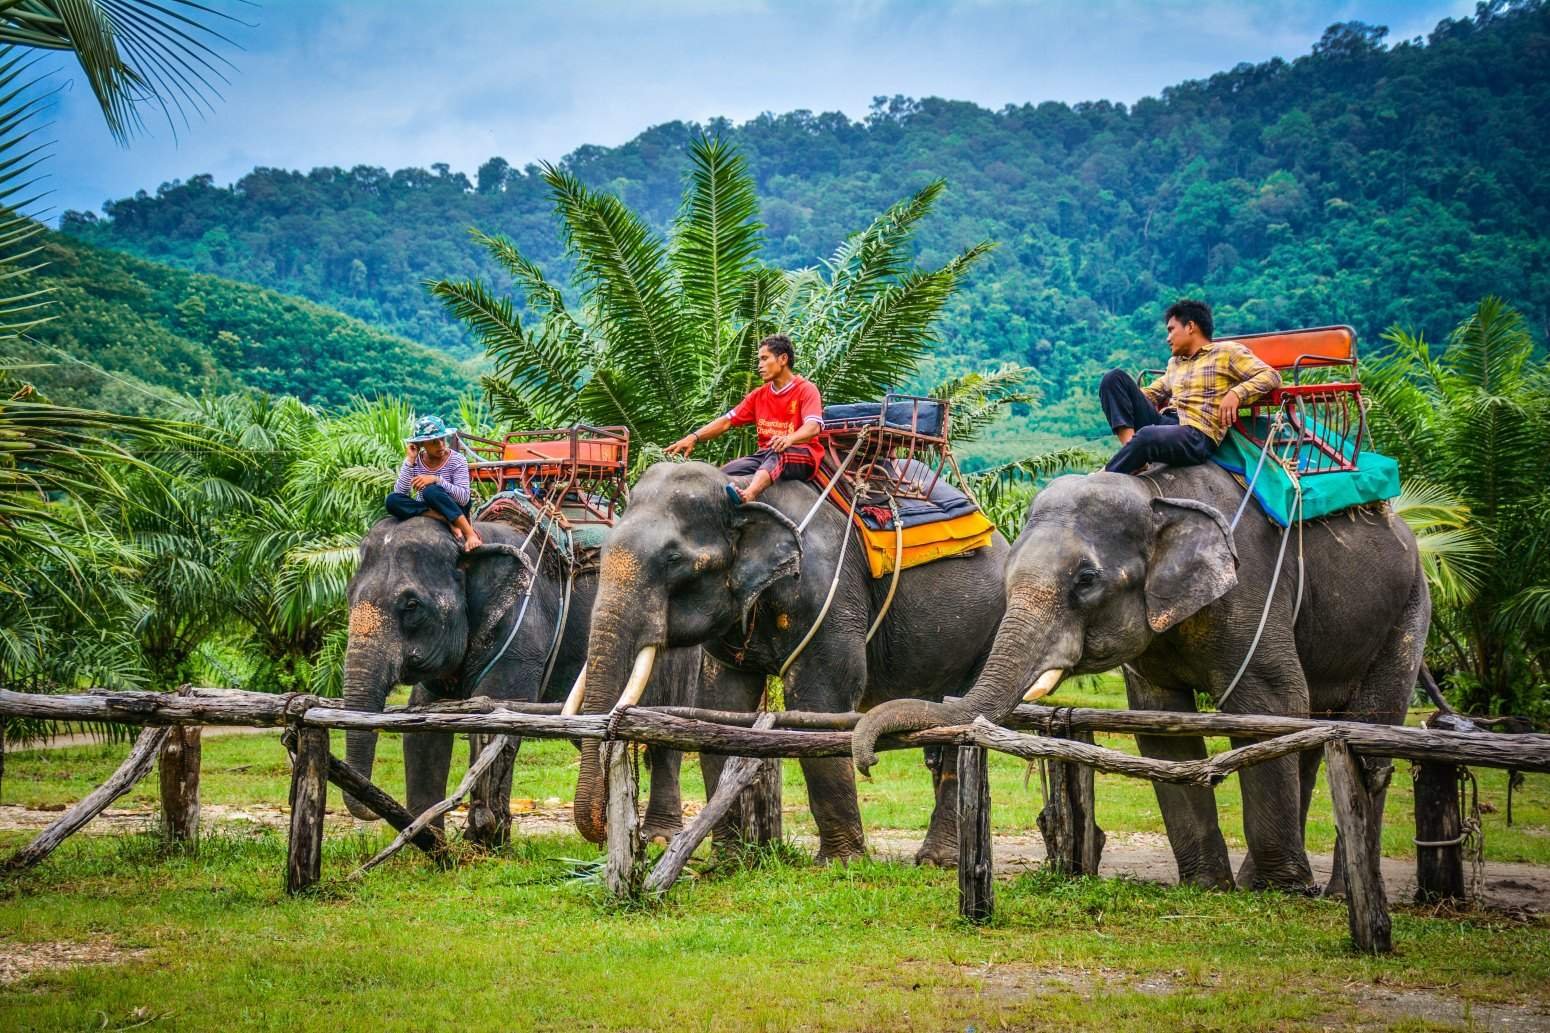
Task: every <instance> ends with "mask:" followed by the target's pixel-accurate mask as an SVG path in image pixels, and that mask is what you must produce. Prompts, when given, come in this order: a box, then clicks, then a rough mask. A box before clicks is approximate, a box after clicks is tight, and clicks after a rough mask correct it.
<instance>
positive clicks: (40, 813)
mask: <svg viewBox="0 0 1550 1033" xmlns="http://www.w3.org/2000/svg"><path fill="white" fill-rule="evenodd" d="M61 809H62V808H61ZM463 810H465V808H461V807H460V808H459V809H458V811H455V812H453V814H452V816H451V819H450V820H451V821H452V822H453V824H454V825H458V824H461V822H462V818H461V817H460V813H461V812H462V811H463ZM684 810H685V813H686V815H688V816H692V815H693V814H695V813H697V812H698V810H699V808H698V806H697V805H695V804H688V805H686V806H685V808H684ZM512 812H513V814H512V819H513V821H514V822H515V823H516V826H517V830H518V834H525V835H544V834H552V833H559V832H570V831H571V830H572V829H574V827H575V826H573V825H572V824H571V811H570V805H569V804H567V803H564V802H562V801H560V800H558V799H555V798H553V797H551V798H550V799H547V800H524V799H517V800H513V801H512ZM57 817H59V811H58V810H35V809H31V808H26V807H20V806H16V805H12V804H6V805H0V830H3V831H22V830H32V829H42V828H43V827H45V826H46V825H48V824H49V823H50V822H52V821H54V820H55V819H56V818H57ZM201 820H202V822H203V823H204V825H205V827H206V828H210V827H212V826H214V827H223V828H226V829H227V830H230V831H236V830H240V829H242V828H243V827H247V828H257V827H265V826H266V827H270V828H277V829H283V828H285V827H286V826H287V824H288V821H289V818H288V812H287V811H286V810H285V809H283V808H281V807H265V806H248V807H231V806H225V805H222V804H205V805H204V807H203V810H202V812H201ZM327 822H328V826H329V828H330V830H331V831H341V832H342V831H348V830H352V829H355V828H359V827H361V826H362V825H364V824H366V823H363V822H359V821H357V820H356V819H355V818H352V817H351V816H350V815H349V814H348V813H346V812H344V811H342V810H341V811H334V810H330V811H329V813H328V818H327ZM155 823H156V812H155V811H154V810H151V809H123V810H119V809H111V808H110V809H109V810H107V811H105V812H103V813H102V814H101V815H100V816H99V817H98V818H97V819H96V820H95V821H93V822H92V823H91V824H90V825H88V826H87V827H86V830H85V831H86V833H88V834H97V835H102V834H109V833H115V832H126V831H139V830H142V829H148V828H152V827H154V825H155ZM795 839H796V842H797V843H798V845H800V846H804V847H808V848H814V849H815V848H816V847H817V842H816V840H813V841H809V839H808V838H807V837H803V836H797V837H795ZM869 845H870V847H871V850H872V852H873V854H875V855H876V856H878V857H882V858H887V859H889V860H903V861H908V860H909V859H910V858H911V857H912V856H913V855H914V853H915V849H916V848H917V847H918V846H920V833H916V832H910V831H907V830H900V829H883V830H881V831H878V832H875V833H873V834H872V835H871V837H870V839H869ZM994 858H995V865H996V874H997V875H998V876H1000V877H1002V878H1011V877H1012V876H1014V875H1017V874H1019V873H1021V872H1025V871H1028V870H1030V869H1033V868H1037V867H1038V866H1039V865H1040V864H1042V863H1043V862H1044V841H1043V839H1042V838H1041V837H1040V836H1039V835H1037V834H1036V833H1032V834H1027V835H1006V834H1000V835H997V836H996V838H995V845H994ZM1310 859H1311V861H1312V864H1313V873H1314V876H1315V877H1316V878H1317V879H1318V881H1319V882H1320V883H1323V882H1324V881H1325V880H1327V879H1328V878H1329V873H1330V867H1331V864H1332V858H1331V857H1330V855H1329V854H1312V855H1310ZM1242 860H1243V853H1242V851H1233V852H1232V862H1233V866H1234V867H1235V868H1236V867H1237V865H1238V864H1239V863H1241V862H1242ZM1099 874H1101V875H1110V876H1113V875H1126V876H1130V877H1131V878H1135V879H1142V880H1145V881H1147V882H1159V883H1164V884H1172V883H1174V882H1177V881H1178V870H1177V868H1175V866H1174V863H1173V854H1172V852H1171V851H1170V850H1169V848H1168V840H1167V837H1165V836H1162V835H1159V834H1157V833H1149V832H1136V833H1125V832H1110V833H1108V840H1107V842H1106V843H1105V844H1104V848H1103V864H1102V867H1101V869H1100V872H1099ZM1467 876H1468V873H1467V872H1466V877H1467ZM1383 879H1384V883H1385V886H1386V887H1387V890H1388V897H1389V899H1390V900H1393V901H1402V900H1410V899H1412V898H1414V896H1415V889H1416V879H1415V863H1414V862H1413V861H1409V860H1404V859H1400V858H1388V857H1386V858H1384V859H1383ZM1481 897H1482V903H1483V904H1484V905H1485V906H1486V907H1490V908H1493V909H1498V910H1505V911H1525V912H1534V913H1545V912H1550V866H1546V865H1533V864H1513V863H1508V862H1501V861H1488V862H1486V865H1485V873H1484V885H1483V891H1482V894H1481Z"/></svg>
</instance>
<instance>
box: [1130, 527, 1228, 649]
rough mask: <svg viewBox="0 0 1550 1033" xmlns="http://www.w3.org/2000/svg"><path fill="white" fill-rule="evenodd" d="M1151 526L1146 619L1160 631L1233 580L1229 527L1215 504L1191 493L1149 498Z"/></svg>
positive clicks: (1191, 612) (1207, 602)
mask: <svg viewBox="0 0 1550 1033" xmlns="http://www.w3.org/2000/svg"><path fill="white" fill-rule="evenodd" d="M1152 520H1153V523H1154V526H1155V531H1156V533H1155V537H1154V538H1153V545H1152V555H1151V560H1150V562H1148V563H1147V567H1146V621H1147V623H1148V624H1150V625H1151V626H1152V630H1153V631H1155V632H1157V633H1158V634H1159V635H1160V634H1162V633H1163V632H1165V631H1167V630H1168V629H1169V628H1171V627H1173V626H1174V625H1175V624H1177V623H1179V621H1181V620H1184V619H1185V618H1186V617H1190V616H1193V615H1194V614H1195V613H1198V612H1199V611H1200V610H1201V609H1203V608H1204V607H1206V606H1208V605H1210V604H1211V603H1214V602H1215V601H1216V600H1218V599H1220V598H1221V597H1222V596H1224V595H1226V594H1227V593H1228V592H1230V591H1231V590H1232V588H1233V586H1234V585H1236V584H1237V583H1238V553H1237V551H1236V550H1235V549H1234V548H1233V540H1232V529H1231V528H1230V527H1228V525H1227V520H1226V519H1225V518H1224V517H1223V516H1222V514H1221V512H1220V511H1219V510H1217V508H1216V507H1215V506H1209V505H1207V504H1206V503H1204V502H1196V501H1195V500H1194V499H1171V498H1159V499H1153V500H1152Z"/></svg>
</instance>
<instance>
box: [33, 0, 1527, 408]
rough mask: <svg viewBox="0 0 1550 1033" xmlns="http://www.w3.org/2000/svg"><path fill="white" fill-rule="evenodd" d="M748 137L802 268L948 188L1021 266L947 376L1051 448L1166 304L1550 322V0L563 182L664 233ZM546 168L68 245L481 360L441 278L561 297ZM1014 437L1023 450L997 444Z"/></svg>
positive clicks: (963, 232) (95, 224) (1234, 314)
mask: <svg viewBox="0 0 1550 1033" xmlns="http://www.w3.org/2000/svg"><path fill="white" fill-rule="evenodd" d="M702 129H704V130H709V131H710V132H712V133H716V134H720V135H722V136H723V137H725V138H728V139H730V140H732V141H733V142H735V143H736V144H737V146H738V147H739V148H740V150H741V151H742V152H743V153H744V154H745V155H746V156H747V157H748V159H749V162H750V166H751V168H752V170H753V172H754V174H755V176H756V178H757V183H758V189H759V194H760V198H761V205H762V218H763V220H764V222H765V223H766V226H767V233H766V236H767V238H768V244H767V246H766V248H765V253H764V255H763V256H762V257H763V258H764V259H765V260H766V261H769V262H771V263H774V264H778V265H780V266H783V267H787V268H790V267H795V266H801V265H807V264H812V263H815V262H817V261H818V260H819V259H820V258H821V257H822V256H825V255H827V254H829V253H830V252H831V250H832V249H833V247H834V246H835V244H836V243H837V242H838V240H839V239H841V237H842V236H843V234H845V233H847V232H851V231H853V230H854V229H855V228H856V227H857V226H861V225H865V223H866V221H867V220H868V219H869V218H870V216H871V215H872V214H873V213H875V212H876V211H879V210H881V209H882V208H883V207H885V206H886V205H887V204H888V203H890V202H892V201H894V200H897V199H898V198H899V197H900V196H903V195H904V194H905V193H907V192H909V191H910V190H913V189H916V188H918V187H920V186H921V185H922V184H924V183H925V182H927V181H928V180H930V179H932V178H935V177H938V176H942V177H946V179H947V180H948V182H949V184H950V192H949V195H948V197H947V198H946V199H945V200H944V202H943V203H942V205H941V206H940V208H939V211H938V213H937V214H936V215H934V216H933V218H932V219H931V220H930V221H929V223H928V224H927V225H925V226H924V227H923V228H922V232H921V235H920V249H921V252H922V254H921V258H922V260H923V261H924V262H926V263H928V264H936V263H940V262H941V261H943V260H945V259H946V257H947V256H948V255H950V254H952V253H954V252H955V251H956V250H958V249H961V248H962V247H964V246H966V245H968V244H970V243H972V242H974V241H976V240H980V239H982V238H986V237H988V238H991V239H993V240H996V241H999V242H1000V243H1001V247H1000V248H999V249H998V250H997V251H996V252H995V253H994V254H993V255H991V256H990V257H989V259H987V260H986V261H985V262H984V263H983V264H982V265H981V266H980V267H978V268H977V269H976V272H975V274H974V275H973V276H972V277H971V278H970V281H969V283H968V284H967V285H966V287H965V289H964V290H963V291H962V293H961V294H960V295H959V296H958V297H957V298H956V299H955V300H954V302H953V304H952V307H951V309H950V311H949V312H948V314H947V318H946V322H945V325H944V327H943V338H944V340H943V344H942V347H941V348H940V350H939V352H938V355H939V358H938V359H937V360H936V362H935V363H934V364H933V368H931V369H930V370H928V373H929V374H930V375H932V376H933V377H934V376H935V375H937V374H941V373H951V372H955V371H958V370H961V369H963V368H965V367H968V366H984V365H988V364H990V363H993V362H995V361H999V360H1011V361H1015V362H1020V363H1026V364H1031V365H1034V366H1036V367H1038V369H1039V370H1040V372H1041V373H1042V374H1043V376H1044V378H1045V381H1046V383H1047V386H1048V390H1047V392H1046V404H1045V405H1044V406H1043V407H1041V408H1040V409H1039V410H1038V412H1037V413H1036V415H1035V416H1034V417H1032V418H1031V420H1032V425H1031V426H1030V427H1028V428H1024V429H1023V431H1024V432H1026V431H1028V430H1032V429H1037V428H1040V427H1043V428H1047V429H1056V430H1058V431H1060V432H1061V433H1063V434H1075V435H1078V436H1086V435H1090V434H1097V433H1101V432H1102V430H1103V428H1102V427H1101V425H1100V421H1099V420H1098V419H1097V418H1096V412H1095V409H1094V407H1093V406H1092V404H1091V399H1090V397H1089V396H1088V395H1087V394H1086V393H1085V392H1087V391H1088V390H1090V389H1091V386H1092V384H1093V383H1094V382H1095V380H1096V377H1097V375H1098V373H1099V371H1101V369H1102V368H1103V367H1104V366H1106V365H1108V364H1111V363H1116V362H1123V363H1125V364H1129V365H1137V366H1139V365H1142V364H1143V359H1149V360H1155V358H1156V353H1157V352H1158V351H1159V350H1160V348H1161V338H1160V331H1159V327H1158V317H1159V313H1160V307H1161V304H1162V303H1164V302H1166V301H1168V300H1171V299H1172V298H1174V297H1176V296H1178V295H1180V294H1182V293H1190V294H1200V295H1203V296H1205V297H1206V298H1207V299H1208V300H1210V301H1211V302H1212V303H1213V304H1214V305H1215V306H1216V307H1217V311H1218V317H1219V318H1218V325H1219V326H1220V327H1222V328H1223V329H1225V330H1229V331H1238V332H1246V331H1255V330H1265V329H1273V328H1284V327H1288V326H1295V325H1311V324H1322V323H1330V322H1348V323H1351V324H1353V325H1355V326H1356V327H1357V329H1358V331H1359V333H1360V335H1361V338H1362V340H1363V341H1364V342H1366V345H1367V347H1369V348H1371V347H1374V346H1376V345H1377V343H1378V338H1377V335H1378V334H1379V332H1380V331H1382V330H1383V329H1384V328H1386V327H1388V326H1389V325H1391V324H1393V323H1396V322H1397V323H1402V324H1405V325H1407V326H1411V327H1415V328H1417V329H1419V330H1422V331H1424V332H1426V333H1427V334H1428V335H1429V336H1430V337H1432V338H1433V339H1436V338H1437V337H1439V336H1440V335H1441V334H1443V333H1444V332H1445V331H1446V330H1447V329H1449V328H1451V327H1452V326H1454V325H1455V324H1457V323H1458V322H1459V320H1460V319H1461V318H1463V317H1464V316H1465V315H1466V314H1467V313H1468V311H1469V310H1470V309H1471V307H1472V306H1473V305H1474V304H1475V303H1476V302H1477V301H1478V300H1479V299H1480V297H1482V296H1483V295H1485V294H1488V293H1494V294H1499V295H1501V296H1503V297H1504V298H1506V299H1507V300H1508V301H1509V302H1510V303H1512V304H1513V305H1514V306H1516V307H1517V308H1518V309H1519V310H1520V311H1522V312H1523V313H1524V315H1525V317H1526V319H1527V320H1528V323H1529V325H1530V327H1531V328H1532V330H1533V332H1534V334H1535V335H1536V337H1537V338H1538V339H1539V340H1540V341H1541V342H1542V341H1543V339H1544V337H1545V333H1546V328H1547V326H1550V240H1547V238H1546V235H1545V232H1544V227H1545V226H1547V225H1550V5H1547V3H1546V2H1544V0H1532V2H1508V3H1493V4H1490V5H1481V13H1479V14H1478V15H1477V16H1475V17H1472V18H1461V19H1450V20H1446V21H1444V22H1442V23H1440V24H1439V25H1438V26H1437V28H1436V29H1435V31H1434V32H1432V33H1431V34H1430V35H1429V36H1428V37H1427V38H1426V39H1418V40H1406V41H1400V42H1397V43H1394V44H1392V45H1390V43H1389V42H1388V41H1387V40H1386V38H1385V32H1384V30H1382V29H1379V28H1374V27H1370V26H1366V25H1362V24H1360V23H1348V24H1343V25H1337V26H1334V27H1332V28H1331V29H1330V30H1329V31H1328V33H1327V34H1326V35H1325V36H1324V38H1323V39H1322V40H1321V41H1320V42H1319V43H1318V44H1317V45H1315V46H1314V47H1313V49H1312V51H1311V52H1310V53H1308V54H1306V55H1303V56H1301V57H1297V58H1296V59H1295V60H1290V61H1288V60H1282V59H1279V58H1277V59H1275V60H1271V61H1268V62H1265V63H1262V64H1258V65H1248V64H1244V65H1240V66H1238V67H1236V68H1233V69H1232V70H1230V71H1224V72H1222V73H1220V74H1218V75H1214V76H1212V77H1211V78H1209V79H1207V80H1204V81H1193V82H1186V83H1182V84H1179V85H1177V86H1174V87H1170V88H1168V89H1166V90H1164V91H1163V92H1162V95H1161V96H1159V97H1151V98H1145V99H1143V100H1141V101H1139V102H1137V103H1136V104H1134V105H1132V106H1126V105H1123V104H1114V103H1110V102H1108V101H1103V100H1094V101H1092V102H1090V103H1081V104H1076V105H1067V104H1063V103H1055V102H1044V103H1028V104H1021V105H1010V106H1007V107H1005V108H1003V109H1001V110H999V111H990V110H986V109H984V108H980V107H977V106H975V105H973V104H969V103H961V102H954V101H949V100H941V99H935V98H930V99H923V100H910V99H906V98H894V99H892V100H887V99H882V98H880V99H879V101H878V102H877V103H876V105H875V106H874V109H873V111H872V113H871V115H870V116H868V117H867V118H866V119H865V120H863V121H860V122H856V121H852V120H851V119H849V118H847V117H845V116H843V115H840V114H814V113H812V112H808V111H796V112H790V113H787V114H783V115H765V116H761V117H759V118H756V119H754V120H752V121H750V122H747V123H745V124H742V125H732V124H730V123H727V122H713V123H711V124H710V125H708V126H703V127H702V126H696V125H690V124H685V123H669V124H666V125H661V126H657V127H655V128H652V129H650V130H648V131H646V132H644V133H642V134H641V135H640V136H639V137H637V138H636V139H634V140H632V141H630V142H629V143H627V144H624V145H622V146H620V147H616V148H603V147H591V146H589V147H583V148H580V149H579V150H577V151H576V152H575V153H573V154H571V155H569V156H568V157H566V158H565V159H564V162H563V165H564V166H565V167H566V168H567V169H569V170H571V171H573V172H574V173H575V174H576V175H577V176H578V177H580V178H581V179H582V180H583V181H584V182H586V183H588V184H590V185H593V186H598V187H603V188H606V189H609V190H612V191H614V192H616V193H618V194H619V195H620V196H621V197H622V198H623V199H624V201H625V202H626V203H628V204H629V205H630V206H631V207H632V208H634V209H635V210H637V211H641V212H643V213H644V214H645V215H646V216H647V217H648V218H650V219H651V220H652V221H654V222H655V223H656V224H657V225H658V226H662V225H665V224H666V223H667V222H669V221H670V220H671V219H672V217H673V215H674V208H675V206H676V204H677V201H678V198H679V196H680V181H681V177H682V174H683V171H684V169H685V165H686V156H685V148H686V145H687V143H688V141H689V140H691V139H692V138H693V137H694V136H695V135H696V134H697V133H699V132H701V131H702ZM537 171H538V170H537V169H536V168H534V167H531V166H529V167H528V168H525V169H517V168H512V167H510V166H508V164H507V163H506V162H505V161H504V160H502V159H499V158H492V159H491V160H490V161H489V162H487V163H486V164H485V165H484V166H482V167H481V168H480V169H479V170H478V172H477V174H476V176H475V177H474V178H473V179H472V180H470V179H469V178H468V177H467V176H464V175H462V174H460V173H455V172H453V171H451V170H450V169H449V168H448V167H447V166H445V165H435V166H432V168H431V169H430V170H429V171H427V170H424V169H401V170H399V171H397V172H392V173H389V172H388V171H386V170H384V169H378V168H369V167H364V166H361V167H356V168H353V169H348V170H347V169H340V168H320V169H315V170H313V171H312V172H305V173H304V172H293V171H286V170H280V169H267V168H265V169H257V170H255V171H254V172H252V173H251V174H249V175H247V176H245V177H243V178H242V179H241V180H240V181H238V182H237V183H236V184H234V185H233V186H231V187H218V186H216V185H215V184H213V183H212V181H211V179H210V177H208V176H195V177H193V178H192V179H190V180H188V181H186V182H181V183H173V184H168V185H166V186H163V187H162V188H161V189H159V190H158V191H156V193H155V194H147V193H144V192H142V193H140V194H137V195H136V196H135V197H132V198H125V199H123V200H120V201H117V202H113V203H111V204H109V205H107V206H106V209H105V216H104V217H100V218H99V217H97V216H95V215H89V214H84V213H69V214H67V215H66V217H65V218H64V220H63V222H62V226H63V228H64V230H65V231H66V232H67V233H70V234H72V235H75V236H77V237H79V238H81V239H84V240H89V241H93V242H96V243H99V244H103V245H107V246H111V247H115V248H121V249H125V250H128V251H132V252H134V253H137V254H140V255H143V256H147V257H151V258H154V259H157V260H159V261H167V262H172V263H175V264H178V265H180V266H183V267H186V268H190V269H195V270H199V271H204V272H212V273H219V274H220V275H223V276H228V277H233V278H237V279H242V280H248V281H252V282H255V283H261V284H265V285H267V286H271V287H275V288H278V289H282V290H285V291H288V292H292V293H296V294H301V295H305V296H307V297H311V298H314V299H316V300H319V301H321V302H324V303H326V304H329V305H331V306H334V307H337V308H339V309H340V310H341V311H344V312H348V313H350V314H352V315H354V316H357V317H359V318H361V319H364V320H367V321H369V322H372V323H374V324H375V325H378V326H381V327H384V328H387V329H389V330H392V331H393V332H396V333H401V334H404V335H406V336H409V337H412V338H414V339H416V340H419V341H422V342H424V343H427V344H434V345H437V346H440V347H443V348H447V349H450V350H453V351H454V352H459V353H461V354H466V353H467V349H468V347H469V343H468V341H467V339H466V337H465V336H464V334H463V331H462V329H461V327H459V326H458V325H456V324H454V323H453V322H451V321H450V320H449V319H448V318H447V317H446V315H445V314H444V313H443V312H442V310H441V309H440V307H439V306H438V305H437V304H436V303H435V302H434V301H433V300H432V299H431V298H430V297H429V296H428V295H427V294H426V292H425V290H424V288H423V286H422V284H423V282H424V281H425V280H427V279H434V278H440V277H462V276H482V277H485V278H488V279H491V280H492V281H494V282H497V283H499V282H504V280H503V278H502V277H501V276H500V274H499V272H498V270H496V269H494V268H492V267H490V266H489V265H488V263H487V260H486V258H485V257H484V255H483V254H482V253H481V251H480V249H478V248H476V247H475V246H474V245H473V244H472V243H471V242H470V241H469V240H468V238H467V229H468V227H470V226H477V227H479V228H480V229H483V230H486V231H489V232H497V233H502V234H505V235H508V236H510V237H511V238H512V239H513V240H514V241H515V242H516V243H517V245H518V246H519V247H520V248H521V250H522V252H523V253H524V254H526V255H528V256H530V257H532V258H534V259H535V260H537V261H539V262H541V263H546V264H548V265H549V267H550V271H551V273H553V274H555V275H556V276H557V277H559V278H563V277H564V274H565V272H566V269H565V268H564V264H563V259H562V257H561V256H562V242H561V241H560V240H559V239H558V236H557V233H556V229H555V226H556V224H555V221H554V219H553V218H552V217H551V212H550V210H549V200H548V197H547V194H546V192H545V190H544V187H543V184H542V183H541V182H540V181H539V179H538V177H537V175H536V172H537ZM1003 433H1004V432H1003Z"/></svg>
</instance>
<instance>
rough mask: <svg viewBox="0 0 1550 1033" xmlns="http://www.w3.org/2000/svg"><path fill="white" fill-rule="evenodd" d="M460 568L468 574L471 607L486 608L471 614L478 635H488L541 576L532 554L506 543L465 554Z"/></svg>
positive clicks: (479, 548) (461, 556) (460, 558)
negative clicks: (508, 609)
mask: <svg viewBox="0 0 1550 1033" xmlns="http://www.w3.org/2000/svg"><path fill="white" fill-rule="evenodd" d="M502 561H504V562H502ZM457 569H458V570H459V571H460V572H462V573H463V574H465V575H466V576H467V579H468V580H467V585H466V587H465V593H466V597H467V599H468V601H469V605H470V608H471V609H475V608H477V609H479V610H482V611H483V612H482V613H480V614H475V613H472V612H470V613H469V615H468V616H469V624H470V625H473V624H475V623H476V622H477V624H478V627H477V628H476V629H475V631H474V634H475V635H476V636H478V635H484V634H488V633H489V631H490V630H491V629H492V628H494V627H495V625H497V624H499V623H500V621H501V618H502V617H503V616H505V612H506V609H507V608H508V607H509V606H511V605H512V604H513V603H514V601H515V600H517V599H519V598H521V596H522V595H523V593H525V592H528V591H530V590H531V589H532V585H533V580H534V578H536V577H537V576H538V568H537V567H536V566H534V564H533V559H532V557H530V556H529V555H528V554H527V553H525V552H523V551H522V550H521V549H519V548H517V547H516V546H515V545H508V544H506V543H505V542H489V543H486V544H484V545H480V546H478V547H476V548H473V549H470V550H468V551H467V552H465V553H462V554H461V555H459V556H458V559H457Z"/></svg>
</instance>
